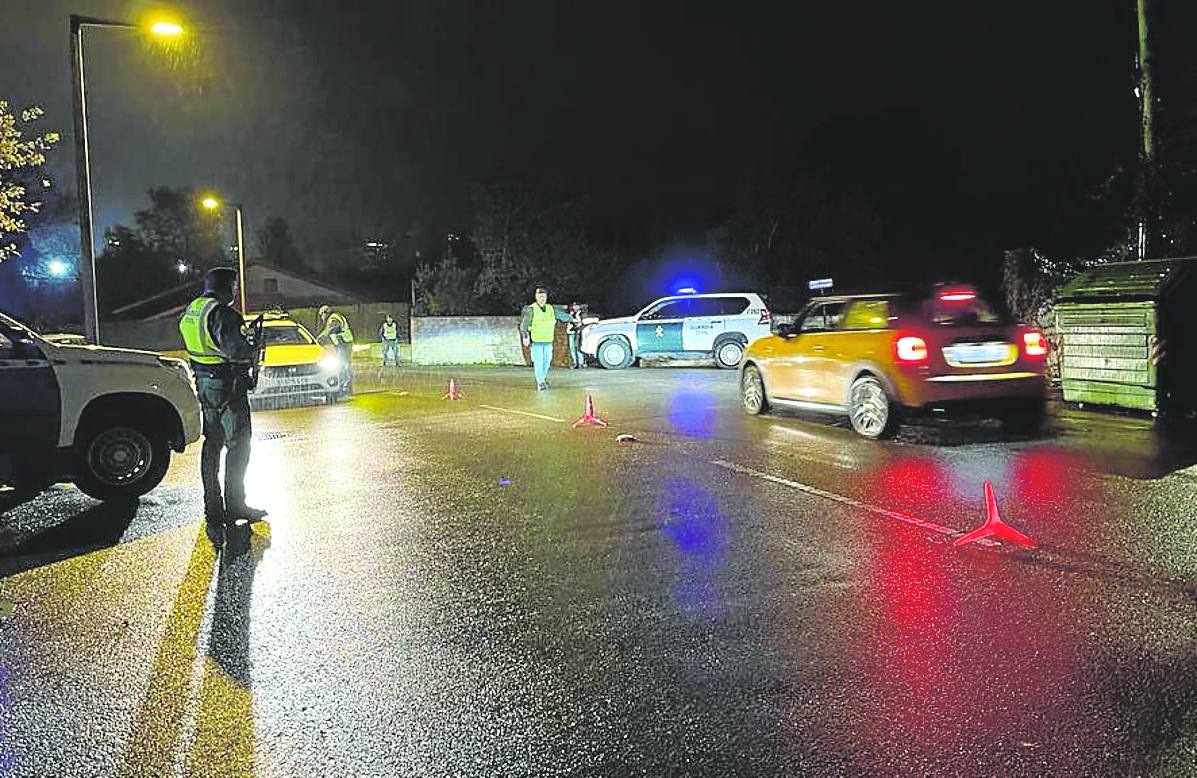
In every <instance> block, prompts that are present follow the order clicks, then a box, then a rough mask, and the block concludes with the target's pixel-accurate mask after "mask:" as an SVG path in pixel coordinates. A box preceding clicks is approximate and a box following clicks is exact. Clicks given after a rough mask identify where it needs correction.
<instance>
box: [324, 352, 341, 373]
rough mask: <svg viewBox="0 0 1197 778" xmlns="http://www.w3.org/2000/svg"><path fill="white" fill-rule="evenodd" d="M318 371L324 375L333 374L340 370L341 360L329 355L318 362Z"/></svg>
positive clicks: (334, 355)
mask: <svg viewBox="0 0 1197 778" xmlns="http://www.w3.org/2000/svg"><path fill="white" fill-rule="evenodd" d="M320 369H321V370H323V371H324V372H326V373H335V372H337V371H339V370H340V369H341V358H340V357H338V356H337V355H336V354H329V355H327V356H325V357H324V358H323V359H321V360H320Z"/></svg>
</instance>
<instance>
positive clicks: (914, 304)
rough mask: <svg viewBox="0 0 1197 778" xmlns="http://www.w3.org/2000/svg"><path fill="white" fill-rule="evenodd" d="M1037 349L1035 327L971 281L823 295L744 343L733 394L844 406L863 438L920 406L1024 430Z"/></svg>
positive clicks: (809, 406)
mask: <svg viewBox="0 0 1197 778" xmlns="http://www.w3.org/2000/svg"><path fill="white" fill-rule="evenodd" d="M1046 357H1047V341H1046V339H1045V338H1044V337H1043V335H1042V333H1040V332H1039V331H1038V330H1036V329H1034V328H1033V327H1027V326H1023V325H1019V324H1016V323H1014V322H1012V321H1011V320H1010V319H1009V318H1008V317H1006V316H1005V315H1003V314H1002V313H1000V312H999V311H998V310H997V309H995V308H994V307H993V306H991V305H990V304H989V303H987V302H986V301H985V300H984V299H982V298H981V296H980V295H978V294H977V291H976V290H975V289H973V288H972V287H943V286H940V287H937V288H935V289H933V290H931V291H930V292H929V293H925V294H879V295H855V296H848V297H826V298H819V299H817V300H814V301H812V302H811V303H810V304H808V305H807V307H806V308H805V309H804V310H803V312H802V314H801V315H800V316H799V317H798V319H797V320H796V321H795V322H794V324H793V325H788V326H781V327H779V328H778V329H777V331H776V332H775V334H773V335H771V336H769V337H767V338H762V339H760V340H758V341H756V342H754V343H753V344H751V345H750V346H749V347H748V350H747V352H746V353H745V354H744V359H743V361H742V362H741V365H740V395H741V399H742V401H743V405H744V410H746V411H747V412H748V413H751V414H754V415H755V414H759V413H763V412H764V411H767V410H768V409H769V407H770V405H777V406H783V407H785V406H788V407H794V408H799V409H805V410H813V411H823V412H828V413H833V414H838V415H846V416H847V417H848V419H849V421H850V422H851V424H852V428H853V429H854V430H856V431H857V432H858V433H860V434H861V435H863V436H865V437H867V438H881V437H887V436H889V435H892V434H893V433H894V432H895V431H896V430H897V428H898V425H899V422H900V420H901V417H902V415H903V414H904V413H908V412H912V411H921V410H944V411H951V410H959V411H970V412H979V413H984V414H985V415H991V416H997V417H998V418H999V419H1000V420H1001V421H1002V424H1003V426H1004V427H1006V428H1008V429H1016V430H1024V431H1025V430H1030V429H1034V428H1036V427H1038V426H1039V425H1040V424H1041V423H1042V420H1043V416H1044V408H1045V394H1046V384H1045V381H1044V377H1043V375H1044V365H1045V362H1046Z"/></svg>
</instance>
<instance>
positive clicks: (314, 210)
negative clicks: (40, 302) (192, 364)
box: [0, 0, 1197, 261]
mask: <svg viewBox="0 0 1197 778" xmlns="http://www.w3.org/2000/svg"><path fill="white" fill-rule="evenodd" d="M1156 4H1157V6H1158V7H1159V8H1160V13H1161V14H1162V15H1167V23H1166V25H1165V26H1166V28H1167V29H1164V30H1162V31H1161V35H1164V36H1168V35H1172V36H1173V37H1176V36H1178V35H1188V36H1189V37H1192V36H1191V34H1190V33H1191V32H1197V26H1194V21H1195V19H1197V13H1194V11H1195V10H1197V9H1194V8H1193V6H1197V3H1192V2H1189V0H1185V1H1184V2H1180V1H1179V0H1156ZM146 7H147V6H146V4H144V3H138V2H128V1H127V0H4V2H3V4H2V5H0V29H2V30H3V31H4V32H3V35H4V39H5V45H4V46H2V47H0V96H4V97H7V98H9V99H10V100H11V101H12V102H14V103H16V104H18V105H24V104H27V103H32V102H38V103H41V104H42V105H44V106H45V107H46V108H47V111H48V117H47V120H46V121H45V124H46V126H56V127H60V128H62V129H63V130H64V131H66V132H67V134H68V137H67V138H66V139H65V143H64V145H63V148H62V151H60V152H59V153H58V154H57V158H56V160H55V162H54V164H53V166H52V170H53V172H54V173H55V175H56V176H57V178H58V179H59V180H60V181H61V182H62V183H63V184H65V185H67V186H70V185H72V184H73V155H72V152H71V146H70V137H69V130H70V91H69V88H70V82H69V70H68V54H67V17H68V15H69V13H70V12H72V11H74V12H78V13H91V14H95V15H101V16H112V17H117V18H137V17H139V16H141V14H142V12H143V11H144V10H145V9H146ZM174 7H175V8H177V9H178V11H179V13H180V16H181V18H182V19H183V20H184V21H185V22H186V23H187V24H188V26H189V28H190V29H191V30H193V31H194V34H193V35H191V36H189V38H188V41H187V42H186V44H185V45H182V46H181V47H180V48H179V49H177V50H175V51H172V52H170V53H169V54H168V55H166V56H165V57H164V55H163V53H162V52H160V51H159V50H157V49H155V48H154V47H151V46H149V45H147V44H146V43H145V42H144V41H143V40H142V39H140V38H138V37H137V36H136V35H135V34H133V33H126V32H120V31H107V30H102V31H89V32H88V33H87V35H88V42H87V56H88V66H89V71H88V83H89V89H90V97H89V99H90V106H91V117H92V126H91V129H92V141H93V160H94V162H93V164H94V169H93V181H94V197H95V207H96V211H97V221H98V223H99V225H100V227H101V228H102V227H103V226H107V225H110V224H112V223H114V222H122V221H123V222H128V221H129V220H130V218H131V213H132V212H133V211H134V210H136V209H137V208H140V207H143V206H144V205H145V202H146V200H145V197H144V190H145V189H146V188H147V187H149V186H152V185H170V186H187V185H194V186H210V187H213V188H215V189H217V190H220V191H223V192H227V193H228V194H229V196H230V198H231V199H239V200H241V201H242V202H244V204H245V207H246V211H247V216H248V219H249V222H250V224H249V226H250V229H251V231H252V230H253V229H255V227H256V226H257V225H260V224H261V222H262V221H264V220H265V218H267V217H269V216H275V215H278V216H283V217H284V218H286V219H287V220H288V221H290V222H291V224H292V226H293V229H294V231H295V232H296V233H297V235H298V237H299V238H300V240H301V242H302V244H303V246H304V247H305V248H306V249H307V250H308V251H309V253H310V254H311V255H314V256H313V258H314V259H316V260H317V261H320V260H321V258H322V257H327V256H332V255H333V253H334V247H335V246H337V245H339V244H344V243H349V244H352V243H353V242H354V241H357V240H359V239H361V238H364V237H368V236H369V235H371V234H374V233H379V234H382V233H388V232H395V231H399V230H405V229H409V228H410V227H411V226H413V225H416V224H418V225H420V226H421V227H422V228H423V229H425V230H431V231H436V230H441V229H445V228H449V227H453V226H454V225H456V228H457V229H458V230H459V231H460V230H463V229H464V230H468V210H467V205H468V199H467V193H468V186H469V184H470V183H471V182H475V181H482V180H495V179H505V178H511V177H522V178H526V179H530V180H536V181H542V180H543V181H553V182H556V183H558V184H560V185H563V186H564V187H566V188H567V189H569V190H570V191H574V192H578V193H582V194H588V195H591V196H592V197H593V198H594V209H595V218H596V221H597V222H598V223H600V224H601V225H602V226H603V227H604V229H608V228H609V229H608V232H609V233H610V234H614V235H620V236H624V237H625V238H626V237H627V236H631V239H632V245H634V246H636V245H640V246H643V247H645V250H647V247H649V246H651V245H652V244H653V242H654V241H663V240H668V239H670V238H671V237H680V238H686V237H693V236H701V234H702V232H703V230H705V229H706V228H707V227H708V226H710V225H711V224H712V222H713V221H715V220H717V219H719V218H720V216H721V215H723V214H725V213H726V212H727V211H728V209H730V208H732V207H734V206H735V205H736V204H737V203H739V202H741V201H742V200H743V199H744V198H745V197H746V196H747V195H748V194H749V192H750V191H751V189H752V187H753V185H754V183H757V182H760V181H762V180H765V179H767V178H769V177H770V176H784V175H785V174H787V173H788V172H789V171H796V170H804V171H811V172H814V173H816V174H817V175H819V176H820V177H821V178H822V179H823V180H824V181H825V183H826V185H827V186H828V187H830V188H832V189H834V190H837V191H844V192H851V191H860V192H863V193H865V194H866V195H867V196H868V198H869V199H870V200H871V201H872V202H873V203H874V205H875V207H876V209H877V210H878V211H879V212H880V214H881V216H882V218H883V221H884V224H885V232H884V235H885V241H886V245H887V248H889V249H892V250H894V251H899V252H905V254H907V255H909V254H910V253H911V252H916V253H917V252H918V251H928V252H937V253H939V254H941V255H942V254H944V253H950V252H952V251H957V250H960V251H963V252H966V253H967V252H976V251H979V250H982V249H994V250H1000V249H1001V248H1005V247H1015V246H1026V245H1032V244H1033V245H1038V246H1042V247H1048V248H1052V249H1055V250H1058V251H1061V252H1066V253H1069V252H1072V253H1079V252H1081V251H1084V250H1088V249H1089V248H1091V247H1090V246H1088V244H1086V243H1085V240H1084V238H1083V235H1084V233H1085V231H1086V228H1087V226H1086V219H1087V218H1092V213H1091V208H1090V206H1089V204H1088V200H1087V198H1086V194H1087V193H1088V192H1089V191H1091V190H1092V189H1093V188H1094V187H1095V186H1097V185H1098V184H1100V182H1101V181H1102V180H1103V178H1104V177H1106V176H1108V175H1109V174H1110V173H1111V172H1112V171H1113V170H1114V169H1115V168H1116V167H1117V166H1118V165H1120V164H1122V165H1127V164H1130V163H1131V162H1133V160H1134V153H1135V144H1136V118H1137V116H1136V110H1137V108H1136V101H1135V99H1134V96H1133V95H1132V92H1131V90H1132V88H1133V86H1134V67H1133V66H1134V55H1135V49H1136V45H1137V44H1136V27H1135V2H1134V0H1118V2H1113V1H1112V0H1051V2H1043V0H1025V1H1024V0H1002V1H1001V2H986V3H974V2H960V1H959V0H955V1H954V2H934V1H932V2H898V1H897V0H857V1H856V2H839V3H828V2H807V1H806V0H793V1H792V2H787V3H744V2H741V3H729V2H726V1H724V2H697V1H692V2H673V1H670V2H665V1H662V0H658V1H656V2H611V1H609V0H608V1H605V2H592V3H581V2H539V1H538V2H530V1H525V0H510V1H507V2H484V1H483V0H475V1H474V2H458V1H457V0H419V1H412V2H403V1H402V0H385V1H384V2H370V1H367V0H343V1H342V2H323V1H317V0H307V1H300V0H236V1H235V2H234V1H233V0H228V1H227V2H226V1H223V0H221V1H216V2H199V1H198V0H197V1H195V2H191V3H187V2H180V3H178V4H177V5H175V6H174ZM1185 29H1188V30H1189V31H1190V33H1185V32H1184V31H1185ZM1161 78H1166V75H1165V74H1161ZM636 241H641V243H640V244H636Z"/></svg>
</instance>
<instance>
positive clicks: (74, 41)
mask: <svg viewBox="0 0 1197 778" xmlns="http://www.w3.org/2000/svg"><path fill="white" fill-rule="evenodd" d="M84 27H116V28H120V29H126V30H137V29H141V27H140V26H139V25H136V24H132V23H130V22H121V21H112V20H110V19H97V18H95V17H91V16H80V15H78V14H71V82H72V89H73V92H74V110H75V173H76V175H77V176H78V179H79V279H80V281H81V283H82V286H83V335H84V337H86V338H87V340H88V342H89V343H99V342H100V317H99V300H98V299H97V296H96V247H95V236H94V235H92V229H93V227H92V214H91V158H90V156H89V151H88V144H87V92H86V89H85V88H84V82H83V28H84ZM149 29H150V32H152V33H153V34H154V35H158V36H162V37H175V36H178V35H181V34H182V33H183V28H182V27H181V26H180V25H178V24H176V23H174V22H167V21H158V22H155V23H154V24H152V25H151V26H150V28H149Z"/></svg>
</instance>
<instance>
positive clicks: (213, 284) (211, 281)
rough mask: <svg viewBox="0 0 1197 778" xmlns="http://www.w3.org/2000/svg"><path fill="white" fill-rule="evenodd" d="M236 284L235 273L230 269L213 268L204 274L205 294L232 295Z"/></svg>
mask: <svg viewBox="0 0 1197 778" xmlns="http://www.w3.org/2000/svg"><path fill="white" fill-rule="evenodd" d="M236 283H237V271H236V270H234V269H233V268H231V267H214V268H212V269H211V270H209V271H208V272H207V273H205V274H204V291H205V292H227V293H232V291H233V285H234V284H236Z"/></svg>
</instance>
